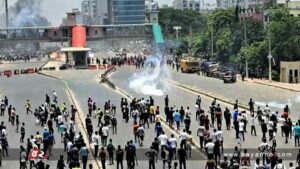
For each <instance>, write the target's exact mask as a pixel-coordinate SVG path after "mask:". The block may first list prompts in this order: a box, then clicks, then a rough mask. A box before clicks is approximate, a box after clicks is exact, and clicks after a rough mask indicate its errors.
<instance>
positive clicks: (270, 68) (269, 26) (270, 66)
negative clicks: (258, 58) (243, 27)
mask: <svg viewBox="0 0 300 169" xmlns="http://www.w3.org/2000/svg"><path fill="white" fill-rule="evenodd" d="M268 39H269V55H268V59H269V82H270V83H271V81H272V64H271V59H272V54H271V23H270V15H268Z"/></svg>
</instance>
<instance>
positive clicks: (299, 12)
mask: <svg viewBox="0 0 300 169" xmlns="http://www.w3.org/2000/svg"><path fill="white" fill-rule="evenodd" d="M286 4H287V6H288V9H289V10H290V15H291V16H300V1H299V0H294V1H287V2H286Z"/></svg>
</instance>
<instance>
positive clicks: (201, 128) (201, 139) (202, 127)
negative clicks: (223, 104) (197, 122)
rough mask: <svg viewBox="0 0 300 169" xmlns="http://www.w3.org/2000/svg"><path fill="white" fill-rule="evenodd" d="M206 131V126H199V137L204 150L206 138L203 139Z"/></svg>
mask: <svg viewBox="0 0 300 169" xmlns="http://www.w3.org/2000/svg"><path fill="white" fill-rule="evenodd" d="M204 130H205V128H204V126H199V128H198V131H197V136H198V137H199V140H200V147H201V148H203V143H204V137H203V132H204Z"/></svg>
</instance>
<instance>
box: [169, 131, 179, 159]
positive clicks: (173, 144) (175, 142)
mask: <svg viewBox="0 0 300 169" xmlns="http://www.w3.org/2000/svg"><path fill="white" fill-rule="evenodd" d="M169 142H170V144H171V147H172V150H173V153H174V156H175V159H176V148H177V140H176V138H174V134H171V138H169Z"/></svg>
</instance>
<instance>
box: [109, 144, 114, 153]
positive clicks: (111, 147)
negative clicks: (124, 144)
mask: <svg viewBox="0 0 300 169" xmlns="http://www.w3.org/2000/svg"><path fill="white" fill-rule="evenodd" d="M107 151H108V152H112V151H114V146H113V145H112V144H111V143H110V144H108V145H107Z"/></svg>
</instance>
